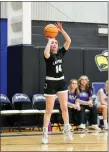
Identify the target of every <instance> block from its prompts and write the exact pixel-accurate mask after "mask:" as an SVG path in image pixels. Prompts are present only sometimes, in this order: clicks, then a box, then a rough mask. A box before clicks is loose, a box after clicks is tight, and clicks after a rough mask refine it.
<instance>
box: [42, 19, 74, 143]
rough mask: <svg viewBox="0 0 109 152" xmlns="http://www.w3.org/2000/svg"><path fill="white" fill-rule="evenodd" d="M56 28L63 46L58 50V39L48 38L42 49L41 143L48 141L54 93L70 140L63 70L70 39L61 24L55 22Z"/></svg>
mask: <svg viewBox="0 0 109 152" xmlns="http://www.w3.org/2000/svg"><path fill="white" fill-rule="evenodd" d="M56 26H57V28H58V30H59V31H60V32H61V33H62V35H63V36H64V39H65V43H64V45H63V47H62V48H61V49H60V50H58V41H57V40H56V39H51V38H48V43H47V45H46V47H45V50H44V59H45V62H46V78H45V84H44V95H45V97H46V111H45V114H44V122H43V136H42V143H43V144H47V143H48V124H49V121H50V118H51V114H52V110H53V107H54V101H55V97H56V95H57V96H58V99H59V102H60V106H61V110H62V117H63V120H64V133H65V135H66V139H67V140H72V133H71V131H70V129H71V126H70V124H69V116H68V108H67V101H68V89H67V84H66V80H65V77H64V71H63V57H64V55H65V54H66V52H67V50H68V48H69V46H70V43H71V39H70V37H69V36H68V34H67V33H66V32H65V31H64V29H63V27H62V24H61V23H59V22H57V24H56Z"/></svg>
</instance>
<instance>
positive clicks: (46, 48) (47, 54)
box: [44, 38, 52, 59]
mask: <svg viewBox="0 0 109 152" xmlns="http://www.w3.org/2000/svg"><path fill="white" fill-rule="evenodd" d="M51 42H52V39H50V38H48V43H47V45H46V47H45V50H44V56H45V58H47V59H48V58H49V57H50V45H51Z"/></svg>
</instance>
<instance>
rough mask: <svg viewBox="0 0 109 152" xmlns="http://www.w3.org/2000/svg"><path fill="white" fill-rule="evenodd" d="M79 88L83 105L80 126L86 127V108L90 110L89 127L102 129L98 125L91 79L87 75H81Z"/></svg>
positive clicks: (81, 105) (81, 104)
mask: <svg viewBox="0 0 109 152" xmlns="http://www.w3.org/2000/svg"><path fill="white" fill-rule="evenodd" d="M78 88H79V99H77V100H79V102H80V107H81V119H80V126H79V127H80V128H82V129H85V128H86V126H85V123H86V122H85V109H88V110H89V111H90V117H89V118H90V120H89V122H90V126H89V129H94V130H100V128H99V127H98V125H97V107H96V106H95V105H93V101H92V89H91V87H90V83H89V79H88V77H87V76H81V77H80V78H79V80H78Z"/></svg>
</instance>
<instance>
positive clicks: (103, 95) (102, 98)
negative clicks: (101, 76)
mask: <svg viewBox="0 0 109 152" xmlns="http://www.w3.org/2000/svg"><path fill="white" fill-rule="evenodd" d="M97 107H98V111H99V112H102V116H103V122H104V129H105V130H108V123H107V114H108V80H107V81H106V83H105V87H104V89H102V88H101V89H100V90H99V91H98V93H97Z"/></svg>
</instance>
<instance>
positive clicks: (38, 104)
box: [32, 94, 59, 129]
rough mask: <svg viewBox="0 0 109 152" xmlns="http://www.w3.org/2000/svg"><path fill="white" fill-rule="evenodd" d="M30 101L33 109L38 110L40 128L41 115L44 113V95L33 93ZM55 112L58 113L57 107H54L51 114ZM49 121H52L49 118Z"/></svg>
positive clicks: (41, 122) (41, 123)
mask: <svg viewBox="0 0 109 152" xmlns="http://www.w3.org/2000/svg"><path fill="white" fill-rule="evenodd" d="M32 103H33V107H34V109H38V110H40V117H39V120H40V121H39V126H40V127H41V129H42V125H43V116H44V113H45V97H44V95H43V94H35V95H33V98H32ZM56 113H59V110H58V109H54V110H53V111H52V114H56ZM51 122H52V119H51Z"/></svg>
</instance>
